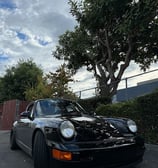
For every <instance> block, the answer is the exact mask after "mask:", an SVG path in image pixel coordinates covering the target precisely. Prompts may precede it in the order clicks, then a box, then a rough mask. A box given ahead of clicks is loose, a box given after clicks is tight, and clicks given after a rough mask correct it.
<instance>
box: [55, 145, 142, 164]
mask: <svg viewBox="0 0 158 168" xmlns="http://www.w3.org/2000/svg"><path fill="white" fill-rule="evenodd" d="M144 151H145V147H144V145H139V144H129V145H120V146H113V147H107V148H89V149H78V150H72V151H71V153H72V160H69V161H63V160H62V161H61V160H58V161H57V162H60V164H64V166H65V165H72V166H79V167H80V166H83V167H84V165H85V163H86V165H90V166H98V165H104V166H106V167H121V166H129V165H136V164H138V163H139V162H141V161H142V158H143V155H144ZM69 152H70V151H69Z"/></svg>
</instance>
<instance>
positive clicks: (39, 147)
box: [33, 131, 50, 168]
mask: <svg viewBox="0 0 158 168" xmlns="http://www.w3.org/2000/svg"><path fill="white" fill-rule="evenodd" d="M33 159H34V168H49V165H50V155H49V150H48V147H47V145H46V141H45V138H44V135H43V133H42V132H40V131H38V132H37V133H36V135H35V140H34V145H33Z"/></svg>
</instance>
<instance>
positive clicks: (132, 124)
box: [127, 120, 137, 133]
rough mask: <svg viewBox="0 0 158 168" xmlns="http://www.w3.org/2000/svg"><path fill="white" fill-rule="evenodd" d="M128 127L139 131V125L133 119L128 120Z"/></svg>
mask: <svg viewBox="0 0 158 168" xmlns="http://www.w3.org/2000/svg"><path fill="white" fill-rule="evenodd" d="M127 125H128V128H129V130H130V131H131V132H133V133H136V132H137V125H136V123H135V122H134V121H133V120H128V121H127Z"/></svg>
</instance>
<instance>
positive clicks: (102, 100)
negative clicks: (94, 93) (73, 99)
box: [78, 96, 111, 112]
mask: <svg viewBox="0 0 158 168" xmlns="http://www.w3.org/2000/svg"><path fill="white" fill-rule="evenodd" d="M110 101H111V99H110V98H106V97H100V96H98V97H92V98H88V99H79V100H78V102H79V104H81V105H82V106H83V107H84V108H85V109H86V111H87V112H92V111H95V109H96V108H97V107H98V106H99V105H100V104H108V103H110Z"/></svg>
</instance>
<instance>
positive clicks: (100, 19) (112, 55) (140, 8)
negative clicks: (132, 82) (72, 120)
mask: <svg viewBox="0 0 158 168" xmlns="http://www.w3.org/2000/svg"><path fill="white" fill-rule="evenodd" d="M69 4H70V6H71V14H72V15H73V16H74V17H75V18H76V21H77V22H78V26H76V27H75V29H74V31H67V32H65V34H63V35H62V36H60V39H59V45H58V46H57V47H56V51H55V52H54V53H53V55H54V56H55V57H56V58H57V59H64V60H66V61H67V63H68V67H69V68H70V69H71V70H72V71H73V72H77V70H78V69H79V68H81V67H82V66H86V67H87V70H88V71H92V72H93V73H94V76H95V77H96V79H97V81H98V86H99V87H100V94H101V95H104V96H107V97H112V96H113V95H114V94H115V93H116V90H117V87H118V84H119V82H120V80H121V78H122V75H123V73H124V71H125V70H126V68H127V67H128V66H129V64H130V62H131V60H133V61H134V62H135V63H137V64H139V65H140V68H141V69H143V70H146V69H147V68H149V67H150V65H151V64H152V63H153V62H157V60H158V45H157V41H158V17H157V6H158V1H157V0H139V1H133V0H121V1H119V0H83V1H74V0H70V1H69Z"/></svg>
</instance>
